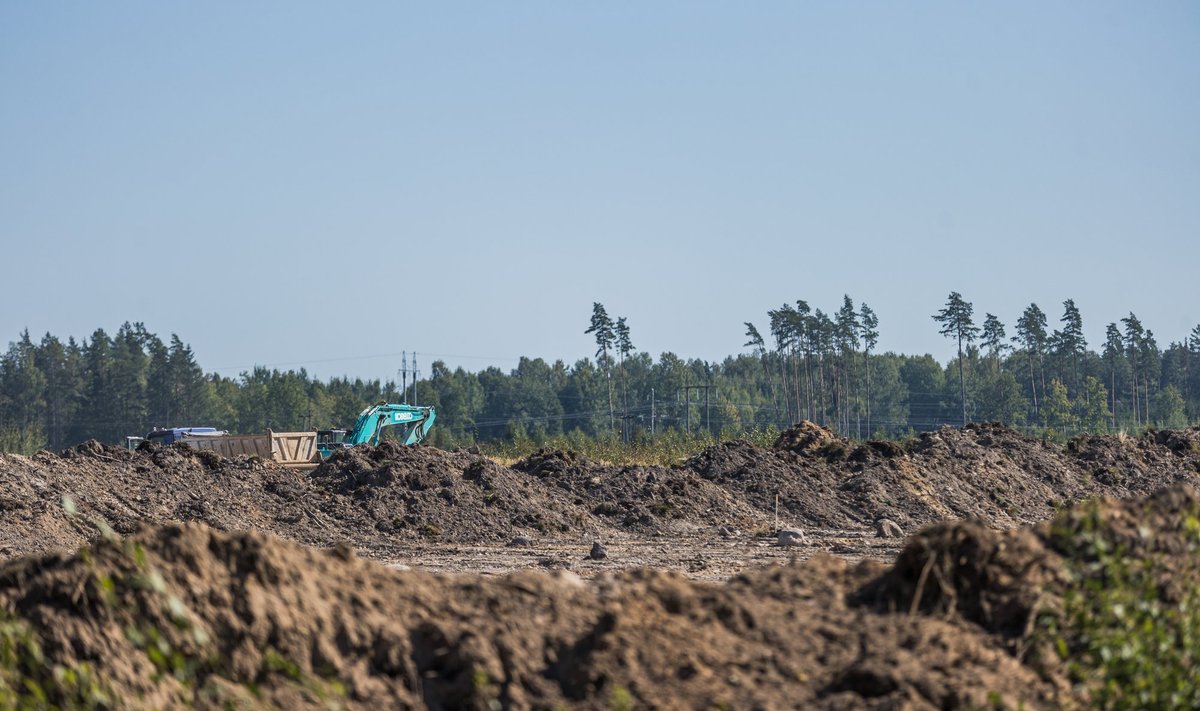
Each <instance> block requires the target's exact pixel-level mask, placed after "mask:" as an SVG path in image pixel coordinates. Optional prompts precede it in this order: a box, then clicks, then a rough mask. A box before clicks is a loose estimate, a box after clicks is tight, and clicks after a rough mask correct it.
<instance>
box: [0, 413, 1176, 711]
mask: <svg viewBox="0 0 1200 711" xmlns="http://www.w3.org/2000/svg"><path fill="white" fill-rule="evenodd" d="M1198 478H1200V429H1196V428H1193V429H1190V430H1176V431H1162V432H1150V433H1148V434H1146V435H1144V436H1142V437H1138V438H1130V437H1123V436H1117V437H1084V438H1079V439H1076V440H1073V441H1071V442H1070V443H1069V444H1068V445H1067V446H1066V447H1062V446H1058V445H1054V444H1052V443H1046V442H1042V441H1039V440H1034V439H1029V438H1026V437H1022V436H1020V435H1019V434H1017V433H1015V432H1013V431H1012V430H1009V429H1007V428H1004V427H1002V426H999V425H972V426H969V427H966V428H962V429H952V428H944V429H942V430H939V431H937V432H933V433H928V434H925V435H922V436H921V437H919V438H918V439H916V440H914V441H913V442H911V443H908V444H906V445H899V444H895V443H885V442H869V443H865V444H861V445H853V444H852V443H850V442H847V441H846V440H843V439H840V438H838V437H837V436H835V435H834V434H833V433H832V432H830V431H829V430H826V429H824V428H820V427H817V426H816V425H812V424H811V423H802V424H801V425H798V426H796V427H794V428H792V429H790V430H788V431H787V432H785V433H783V435H781V437H780V438H779V441H778V442H777V443H776V444H775V446H774V447H772V448H768V449H764V448H759V447H755V446H753V445H751V444H749V443H747V442H744V441H736V442H729V443H725V444H721V445H718V446H715V447H711V448H709V449H707V450H705V451H704V452H702V453H700V454H699V455H697V456H696V457H693V458H692V459H690V460H688V461H687V462H684V463H682V464H680V465H677V466H673V467H643V466H630V467H618V466H611V465H604V464H599V463H596V462H592V461H589V460H588V459H587V458H585V457H582V456H579V455H576V454H573V453H570V452H561V451H551V450H542V451H539V452H536V453H535V454H533V455H531V456H530V457H528V458H526V459H524V460H522V461H520V462H517V463H516V464H514V465H513V466H511V467H507V466H502V465H500V464H497V463H495V462H494V461H492V460H489V459H487V458H485V457H481V456H478V455H475V454H471V453H468V452H462V451H460V452H443V451H439V450H435V449H431V448H426V447H416V448H403V447H398V446H395V445H392V444H387V443H385V444H383V445H381V446H379V447H375V448H370V447H359V448H355V449H351V450H347V451H344V452H341V453H338V454H337V455H335V456H334V457H332V458H331V459H330V460H329V461H327V462H325V463H324V464H322V465H321V466H320V467H319V468H318V469H316V470H315V471H313V472H311V473H309V474H299V473H296V472H294V471H289V470H285V469H282V468H279V467H277V466H275V465H273V464H270V463H263V462H260V461H257V460H254V459H245V458H242V459H234V460H227V459H222V458H220V457H218V456H215V455H213V454H211V453H198V452H194V451H192V450H190V449H187V448H183V447H179V446H175V447H168V448H155V447H150V446H147V447H145V448H143V449H142V450H139V451H136V452H129V451H126V450H123V449H119V448H113V447H106V446H103V445H100V444H98V443H95V442H89V443H85V444H82V445H80V446H78V447H75V448H73V449H70V450H66V451H64V452H62V453H61V454H58V455H55V454H51V453H48V452H41V453H39V454H37V455H36V456H33V457H21V456H15V455H6V456H0V558H6V559H8V562H7V563H4V564H3V565H2V566H0V637H3V638H4V639H0V649H12V650H26V651H25V652H21V653H20V654H18V655H17V657H15V659H16V661H15V662H13V664H15V666H12V667H11V668H8V667H5V666H4V665H3V664H0V700H3V699H4V698H5V694H4V693H3V692H4V690H5V689H6V688H26V689H31V688H34V687H30V686H27V685H23V684H24V682H25V681H30V680H33V681H35V682H36V684H35V685H34V686H36V688H37V689H39V690H40V693H44V694H46V695H48V697H49V698H48V703H49V704H50V705H62V704H66V703H69V702H71V701H72V700H74V701H79V700H80V699H81V698H85V697H86V699H90V701H92V702H95V701H97V700H98V699H99V700H101V701H106V702H107V703H108V704H109V705H113V706H117V707H120V708H171V707H179V706H191V705H195V706H199V707H204V708H210V707H211V708H218V707H221V708H230V707H232V708H258V707H297V708H308V707H323V708H329V707H348V708H364V709H366V708H384V707H395V708H445V709H449V708H479V709H492V708H518V709H524V708H536V709H554V708H562V707H572V708H596V709H615V708H712V707H715V708H761V709H776V708H826V709H858V708H877V709H885V708H887V709H891V708H911V709H925V708H930V709H932V708H943V709H944V708H951V709H954V708H981V707H992V706H997V705H999V706H1006V707H1012V708H1016V707H1020V706H1024V707H1025V708H1057V707H1061V706H1064V705H1071V704H1081V705H1085V706H1086V705H1087V704H1088V703H1089V699H1088V696H1087V694H1088V690H1087V689H1086V688H1084V687H1082V686H1080V685H1079V684H1077V683H1074V682H1073V681H1072V679H1071V678H1070V676H1069V673H1068V671H1069V670H1068V669H1067V667H1066V665H1065V664H1064V663H1063V662H1062V660H1061V659H1059V657H1058V656H1056V654H1055V651H1054V649H1048V648H1047V647H1046V643H1045V641H1044V640H1041V639H1040V638H1039V637H1038V636H1037V634H1036V633H1035V629H1034V626H1035V620H1036V619H1037V618H1038V616H1039V615H1045V614H1054V612H1055V611H1056V610H1058V609H1060V608H1061V601H1062V599H1063V595H1064V590H1066V589H1067V588H1068V587H1069V586H1071V585H1078V583H1079V580H1078V577H1077V576H1078V575H1079V574H1080V573H1079V572H1078V571H1080V570H1082V571H1085V573H1084V574H1087V573H1086V571H1088V570H1091V568H1089V567H1088V566H1087V565H1082V566H1081V565H1079V564H1080V561H1081V560H1082V561H1083V562H1084V563H1087V558H1086V556H1087V555H1089V554H1088V552H1087V551H1088V548H1087V546H1084V545H1082V544H1081V541H1090V542H1093V543H1094V541H1096V540H1097V537H1100V538H1103V539H1104V540H1105V541H1107V542H1108V543H1107V545H1108V546H1109V549H1110V550H1121V551H1123V555H1126V556H1128V557H1129V559H1130V560H1131V561H1134V562H1137V561H1143V560H1144V561H1147V565H1150V564H1151V563H1152V564H1153V570H1154V571H1155V575H1156V578H1155V579H1156V580H1157V581H1158V583H1157V584H1158V585H1159V587H1160V593H1159V594H1160V596H1161V598H1162V599H1163V600H1167V601H1171V600H1179V599H1181V597H1182V595H1183V594H1184V592H1186V591H1187V590H1189V589H1191V588H1192V587H1194V586H1195V584H1196V583H1197V582H1200V557H1198V556H1197V554H1196V550H1195V549H1196V544H1195V540H1194V539H1195V534H1196V531H1195V528H1196V523H1195V522H1196V520H1197V518H1198V517H1200V496H1198V495H1197V493H1196V490H1195V488H1193V487H1194V485H1195V484H1196V482H1197V480H1198ZM1189 485H1190V486H1189ZM1164 487H1166V488H1164ZM1152 492H1157V493H1152ZM1147 494H1149V496H1148V497H1146V498H1136V497H1137V496H1140V495H1147ZM1096 496H1109V497H1115V498H1107V499H1102V500H1101V502H1100V503H1099V504H1096V505H1084V506H1080V507H1075V508H1072V504H1073V503H1074V502H1077V501H1079V500H1081V499H1084V498H1091V497H1096ZM777 511H778V514H777V513H776V512H777ZM881 518H886V519H889V520H892V521H896V522H898V523H899V524H900V525H901V526H902V527H903V528H904V529H906V530H908V531H914V530H917V528H919V527H921V526H928V525H929V524H933V525H931V526H928V527H927V528H925V529H924V530H922V531H920V532H919V533H917V534H916V535H914V536H912V537H911V538H909V539H907V540H903V539H894V538H877V537H876V534H875V531H876V522H877V521H879V519H881ZM1051 519H1052V520H1051ZM784 527H789V528H799V529H801V530H802V531H803V532H804V536H805V538H804V540H802V541H800V542H799V544H798V545H795V546H786V547H785V546H780V545H777V544H776V543H775V537H774V535H773V534H774V532H775V531H776V530H777V529H779V528H784ZM285 539H290V540H285ZM596 541H602V542H603V543H604V544H605V546H604V547H605V548H606V552H607V556H606V557H597V558H591V557H588V556H587V553H588V551H589V550H590V549H591V547H592V545H591V544H592V543H593V542H596ZM84 545H90V547H89V548H86V549H81V548H80V546H84ZM322 549H324V550H322ZM355 550H358V551H360V552H361V554H362V555H363V556H367V557H369V558H376V559H382V560H383V561H385V562H388V563H390V567H389V566H384V565H380V564H379V563H378V562H373V561H369V560H366V559H364V558H360V557H358V554H356V553H355V552H354V551H355ZM830 554H832V555H830ZM431 571H442V572H436V573H435V572H431ZM1068 571H1076V572H1074V573H1069V572H1068ZM481 572H482V573H487V575H479V574H478V573H481ZM1072 575H1074V576H1076V577H1072ZM21 634H27V635H28V637H29V639H30V640H32V641H33V642H36V644H37V648H38V652H37V654H34V653H33V652H30V651H29V650H32V649H33V646H31V645H32V642H30V643H28V644H27V643H20V644H16V643H14V644H8V642H7V641H6V640H9V639H13V637H12V636H13V635H17V636H18V637H19V636H20V635H21ZM6 644H8V646H5V645H6ZM21 654H26V655H27V656H21ZM3 659H10V657H4V655H3V654H0V661H2V660H3ZM30 660H32V661H30ZM6 664H7V662H6ZM55 669H58V671H54V670H55ZM65 670H71V671H70V673H67V671H65ZM14 675H15V676H14ZM81 680H84V681H88V682H89V683H84V681H81ZM14 684H15V685H16V686H14ZM89 684H90V685H89Z"/></svg>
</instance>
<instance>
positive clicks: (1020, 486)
mask: <svg viewBox="0 0 1200 711" xmlns="http://www.w3.org/2000/svg"><path fill="white" fill-rule="evenodd" d="M779 439H780V443H779V445H780V446H777V447H775V448H772V449H762V448H759V447H755V446H754V445H752V444H750V443H748V442H744V441H735V442H729V443H725V444H721V445H717V446H715V447H711V448H709V449H707V450H705V451H704V452H701V453H700V454H699V455H697V456H695V457H693V458H692V459H691V460H689V461H688V462H687V463H686V465H685V466H686V467H687V468H689V469H691V470H693V471H696V472H697V473H698V474H699V475H700V476H702V477H704V478H705V479H708V480H709V481H712V482H713V483H715V484H717V485H718V486H721V487H722V488H725V489H727V490H731V491H734V492H736V493H739V494H741V495H742V496H744V497H745V498H746V499H747V500H748V501H749V503H751V504H752V505H753V506H755V507H756V508H758V509H759V510H762V511H769V510H771V508H772V507H773V505H774V502H775V499H776V497H778V500H779V503H780V506H781V508H782V509H783V510H784V511H786V512H787V513H788V515H789V516H790V517H791V518H792V519H794V520H796V521H797V522H800V523H803V524H806V525H809V526H815V527H822V528H854V527H866V526H870V525H871V524H872V523H873V522H874V521H875V520H878V519H879V518H881V517H886V518H889V519H892V520H894V521H896V522H898V523H900V524H901V525H902V526H904V527H906V528H908V527H915V526H919V525H925V524H929V523H934V522H937V521H943V520H947V519H962V518H980V519H983V520H986V521H988V522H991V523H993V524H997V525H1003V526H1011V525H1015V524H1019V523H1034V522H1037V521H1041V520H1045V519H1046V518H1049V517H1050V516H1052V515H1054V513H1055V511H1056V510H1057V509H1058V508H1060V507H1062V506H1064V505H1066V504H1069V503H1071V502H1075V501H1079V500H1082V499H1084V498H1087V497H1090V496H1130V495H1140V494H1146V493H1149V492H1152V491H1155V490H1157V489H1159V488H1162V487H1164V486H1168V485H1171V484H1174V483H1177V482H1184V483H1193V484H1195V483H1200V475H1198V472H1200V449H1197V448H1196V447H1195V446H1194V444H1195V442H1196V441H1200V434H1196V432H1195V429H1193V430H1186V431H1170V432H1160V433H1151V434H1148V435H1147V436H1146V437H1143V438H1141V439H1139V440H1133V439H1131V438H1127V437H1120V436H1115V437H1107V436H1105V437H1101V436H1096V437H1086V438H1080V439H1077V440H1073V441H1072V442H1071V443H1070V444H1069V445H1068V447H1067V448H1066V449H1064V448H1062V447H1060V446H1058V445H1056V444H1053V443H1047V442H1043V441H1041V440H1036V439H1032V438H1028V437H1025V436H1023V435H1021V434H1019V433H1017V432H1015V431H1014V430H1012V429H1010V428H1008V427H1005V426H1003V425H1000V424H994V423H992V424H972V425H968V426H967V427H964V428H952V427H943V428H942V429H940V430H937V431H936V432H928V433H925V434H922V435H921V436H920V437H919V438H918V439H917V440H916V441H915V442H914V443H912V444H911V445H910V446H909V447H908V448H907V449H902V448H900V447H899V446H897V445H895V444H893V443H887V442H868V443H866V444H864V445H860V446H857V447H850V446H849V444H848V443H846V442H845V441H843V440H840V439H837V438H835V437H833V435H832V433H831V432H829V431H828V430H825V429H823V428H819V427H817V426H815V425H812V424H811V423H804V424H801V425H798V426H797V427H794V428H791V429H789V430H788V431H787V432H786V433H784V435H781V436H780V438H779Z"/></svg>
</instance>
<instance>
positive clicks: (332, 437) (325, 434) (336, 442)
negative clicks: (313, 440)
mask: <svg viewBox="0 0 1200 711" xmlns="http://www.w3.org/2000/svg"><path fill="white" fill-rule="evenodd" d="M349 446H350V443H349V442H347V441H346V430H317V447H318V448H320V449H321V450H323V451H326V450H334V449H342V448H345V447H349Z"/></svg>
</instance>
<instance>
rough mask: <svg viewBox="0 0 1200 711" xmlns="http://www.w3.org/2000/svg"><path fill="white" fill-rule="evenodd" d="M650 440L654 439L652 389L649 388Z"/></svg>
mask: <svg viewBox="0 0 1200 711" xmlns="http://www.w3.org/2000/svg"><path fill="white" fill-rule="evenodd" d="M650 439H654V388H650Z"/></svg>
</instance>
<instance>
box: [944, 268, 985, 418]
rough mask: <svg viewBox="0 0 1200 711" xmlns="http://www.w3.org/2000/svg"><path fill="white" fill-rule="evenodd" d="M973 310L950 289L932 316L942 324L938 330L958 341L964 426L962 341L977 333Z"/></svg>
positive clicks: (969, 340)
mask: <svg viewBox="0 0 1200 711" xmlns="http://www.w3.org/2000/svg"><path fill="white" fill-rule="evenodd" d="M973 311H974V307H973V306H972V305H971V303H970V302H968V301H964V300H963V298H962V295H961V294H959V293H958V292H957V291H952V292H950V298H949V300H948V301H947V302H946V307H945V308H944V309H942V310H941V311H939V312H937V313H936V314H935V315H934V316H933V320H934V321H937V322H938V323H940V324H942V328H941V330H940V331H938V332H939V333H941V334H942V335H943V336H946V337H947V338H954V339H956V340H957V341H958V387H959V402H960V404H961V405H962V423H963V426H964V427H965V426H966V424H967V384H966V383H967V381H966V377H965V376H964V374H963V343H964V342H966V343H967V344H968V345H970V344H971V343H973V342H974V341H975V337H976V336H977V335H978V334H979V328H977V327H976V326H975V323H974V321H972V320H971V314H972V312H973Z"/></svg>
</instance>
